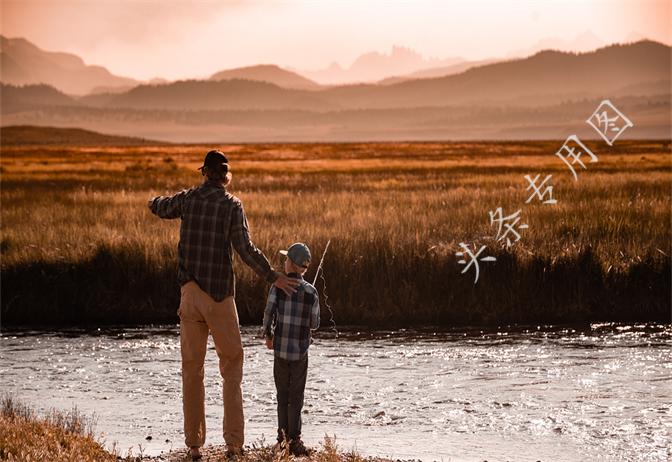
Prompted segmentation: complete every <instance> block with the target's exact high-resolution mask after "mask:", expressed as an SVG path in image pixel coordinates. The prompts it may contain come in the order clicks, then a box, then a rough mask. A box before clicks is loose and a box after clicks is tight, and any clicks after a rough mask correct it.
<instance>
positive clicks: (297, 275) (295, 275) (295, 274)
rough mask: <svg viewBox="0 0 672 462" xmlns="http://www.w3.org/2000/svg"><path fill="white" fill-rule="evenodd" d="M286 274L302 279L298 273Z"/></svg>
mask: <svg viewBox="0 0 672 462" xmlns="http://www.w3.org/2000/svg"><path fill="white" fill-rule="evenodd" d="M287 276H289V277H290V278H295V279H301V280H302V281H303V276H301V275H300V274H299V273H289V274H288V275H287Z"/></svg>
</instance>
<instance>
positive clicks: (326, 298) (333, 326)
mask: <svg viewBox="0 0 672 462" xmlns="http://www.w3.org/2000/svg"><path fill="white" fill-rule="evenodd" d="M329 244H331V239H329V240H328V241H327V245H326V246H324V252H322V258H321V259H320V264H319V265H318V266H317V271H316V272H315V279H313V287H315V283H317V277H318V276H321V277H322V284H323V287H324V290H323V291H322V295H323V296H324V306H326V307H327V310H329V322H330V323H331V330H332V331H333V332H334V333H335V334H336V338H338V336H339V335H340V334H339V332H338V329H337V328H336V320H334V311H333V310H332V309H331V306H330V305H329V296H328V295H327V281H326V279H324V271H322V264H323V263H324V256H325V255H326V254H327V250H329ZM320 271H322V273H321V274H320Z"/></svg>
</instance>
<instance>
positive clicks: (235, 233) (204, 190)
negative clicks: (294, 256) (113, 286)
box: [150, 181, 276, 301]
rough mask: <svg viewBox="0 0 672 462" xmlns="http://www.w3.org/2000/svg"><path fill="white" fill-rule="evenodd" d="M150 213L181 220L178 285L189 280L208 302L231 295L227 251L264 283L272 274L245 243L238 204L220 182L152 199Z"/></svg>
mask: <svg viewBox="0 0 672 462" xmlns="http://www.w3.org/2000/svg"><path fill="white" fill-rule="evenodd" d="M150 209H151V210H152V212H153V213H155V214H156V215H158V216H160V217H161V218H181V219H182V223H181V226H180V243H179V245H178V260H179V269H178V281H179V283H180V285H184V284H186V283H187V282H189V281H195V282H196V283H197V284H198V285H199V286H200V287H201V288H202V289H203V290H204V291H205V292H207V293H208V294H209V295H210V296H211V297H212V298H213V299H214V300H218V301H219V300H223V299H224V298H225V297H228V296H232V295H233V294H234V292H235V278H234V274H233V252H232V245H233V248H235V249H236V251H237V252H238V254H239V255H240V257H241V258H242V260H243V261H244V262H245V263H246V264H248V265H249V266H250V267H251V268H252V269H253V270H254V271H255V272H256V273H257V274H259V275H260V276H262V277H263V278H264V279H266V280H267V281H268V282H273V281H274V280H275V277H276V276H275V273H274V272H273V269H272V268H271V266H270V265H269V263H268V260H266V258H265V257H264V255H263V253H261V251H259V250H258V249H257V248H256V247H255V246H254V245H253V244H252V243H251V242H250V237H249V229H248V225H247V219H246V218H245V213H244V211H243V205H242V203H241V202H240V200H239V199H238V198H236V197H235V196H233V195H232V194H230V193H228V192H227V191H226V190H225V189H224V187H223V186H222V185H221V183H218V182H216V181H205V182H204V183H203V184H201V185H200V186H197V187H195V188H191V189H188V190H184V191H181V192H179V193H177V194H176V195H174V196H172V197H157V198H155V199H154V200H153V201H152V202H151V203H150Z"/></svg>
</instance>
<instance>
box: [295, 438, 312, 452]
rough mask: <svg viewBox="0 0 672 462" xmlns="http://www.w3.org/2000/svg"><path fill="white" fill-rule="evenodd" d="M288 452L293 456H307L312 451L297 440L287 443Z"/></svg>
mask: <svg viewBox="0 0 672 462" xmlns="http://www.w3.org/2000/svg"><path fill="white" fill-rule="evenodd" d="M289 452H290V453H291V454H292V455H293V456H309V455H310V454H311V453H312V452H313V451H312V449H308V448H307V447H306V446H305V445H304V444H303V441H301V439H300V438H299V439H296V440H292V442H291V443H289Z"/></svg>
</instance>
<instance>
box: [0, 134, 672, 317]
mask: <svg viewBox="0 0 672 462" xmlns="http://www.w3.org/2000/svg"><path fill="white" fill-rule="evenodd" d="M589 146H590V147H591V149H593V151H594V152H595V153H596V154H597V155H598V157H599V159H600V161H599V163H597V164H588V170H585V171H581V172H580V173H579V181H578V182H575V181H573V179H572V177H571V174H570V172H569V170H568V169H567V168H566V167H565V166H564V164H563V163H562V162H561V161H560V159H558V158H557V157H556V156H554V152H555V151H556V150H557V149H558V147H559V143H558V142H519V143H516V142H506V143H412V144H403V143H396V144H395V143H391V144H376V143H370V144H318V145H313V144H295V145H240V146H228V147H224V148H223V150H225V151H227V153H228V155H229V157H230V162H231V164H232V166H233V174H234V183H233V185H232V189H233V192H234V194H236V195H238V196H239V197H240V198H241V199H242V200H243V203H244V204H245V207H246V212H247V214H248V218H249V221H250V223H251V229H252V237H253V240H254V242H255V243H256V244H257V245H258V246H259V247H260V248H261V249H263V250H264V251H265V253H266V254H267V255H268V256H269V257H271V259H272V260H273V258H275V256H274V255H275V252H276V250H277V249H280V248H282V247H284V246H286V245H287V244H288V243H291V242H292V241H296V240H301V241H305V242H307V243H308V244H309V245H310V246H311V247H312V248H313V249H314V250H316V251H317V252H321V249H322V248H323V247H324V244H325V243H326V241H327V240H328V239H332V250H331V251H330V254H329V255H328V256H327V260H326V263H325V269H326V276H327V280H328V281H329V285H330V289H331V290H332V291H333V292H334V294H333V295H334V298H333V300H334V301H335V304H336V308H337V310H339V311H338V312H337V315H340V316H341V318H340V322H348V323H376V322H387V321H390V320H392V321H395V322H408V321H409V320H410V321H411V322H412V321H414V320H415V321H416V322H418V321H419V322H423V323H427V322H467V323H469V322H493V321H497V320H498V319H499V320H500V321H503V322H506V321H514V322H515V321H516V316H517V314H516V313H513V312H508V313H505V315H503V316H499V314H501V313H499V314H498V313H495V312H491V311H492V310H491V308H492V307H493V306H496V305H497V304H496V303H495V299H497V298H499V299H501V298H502V296H506V298H508V299H510V300H511V303H513V300H514V299H516V298H517V299H519V300H524V299H525V298H526V297H530V294H529V293H521V292H520V291H523V290H527V286H526V284H528V285H529V286H530V287H535V285H536V284H537V283H538V281H537V280H536V279H535V276H534V275H528V274H527V273H528V272H531V271H540V272H541V273H542V274H543V273H547V274H549V272H550V273H552V272H553V270H554V269H557V268H560V270H561V271H560V274H558V275H557V277H558V278H566V277H567V274H569V273H570V272H571V271H572V270H575V271H576V272H582V271H583V272H584V273H585V271H593V270H595V271H597V272H598V273H599V275H600V278H601V281H602V283H601V284H602V285H604V288H601V289H599V290H596V291H595V294H593V295H594V296H595V297H594V298H596V299H597V298H599V297H601V296H603V295H604V291H607V292H613V291H612V290H611V288H610V287H609V284H611V283H613V284H617V283H618V284H623V283H624V280H623V278H626V279H627V278H630V279H629V280H630V283H629V285H628V286H629V287H630V288H631V289H632V288H633V287H634V288H635V289H636V286H637V285H642V287H640V289H637V290H644V289H645V288H646V287H644V286H643V285H647V286H651V284H652V283H651V281H650V280H649V279H650V278H658V279H660V280H661V281H663V282H662V283H659V282H656V281H657V280H656V281H654V283H653V287H654V291H655V292H656V293H655V294H654V299H656V300H658V301H657V302H656V303H658V304H659V305H660V303H663V304H664V303H665V299H666V298H667V299H668V302H666V303H667V305H668V306H669V297H668V295H669V293H668V294H662V293H660V291H661V290H665V287H666V286H665V285H664V279H665V277H666V274H667V273H666V271H669V265H670V257H669V256H670V255H672V239H671V237H670V234H671V233H670V223H671V220H672V213H671V208H670V205H671V203H672V190H671V185H672V156H671V155H670V144H669V142H659V141H647V142H643V141H642V142H636V141H633V142H621V143H617V146H615V147H614V148H609V147H608V146H606V144H604V143H589ZM209 148H210V147H209V146H184V145H180V146H148V147H120V148H82V147H68V146H48V147H47V146H45V147H35V146H31V147H7V148H3V152H2V159H1V162H0V163H1V164H2V172H3V173H2V195H1V199H2V212H1V218H2V241H1V245H0V250H2V271H3V278H5V279H6V278H7V277H9V278H10V279H11V281H18V280H19V279H18V278H19V276H21V277H22V278H27V277H33V282H34V281H35V278H36V279H37V280H38V281H43V282H41V284H44V285H49V284H51V285H53V284H60V288H61V289H62V290H61V291H60V292H59V294H56V295H54V292H53V291H52V292H49V291H48V290H47V292H49V293H50V296H56V297H57V298H60V299H62V301H61V302H59V303H58V304H64V303H69V307H66V308H60V309H59V310H60V312H63V311H64V310H65V312H66V315H64V317H65V318H68V319H73V317H74V319H82V318H81V316H84V318H85V319H89V320H90V319H91V318H90V317H86V316H85V315H83V314H82V313H87V312H89V311H91V305H95V309H97V310H99V309H100V308H101V304H104V299H105V298H106V297H107V298H109V297H114V294H115V293H119V291H122V292H123V291H126V292H128V291H129V290H130V292H131V293H132V294H133V296H134V297H135V304H136V305H138V306H136V307H135V308H141V309H139V310H135V312H136V314H135V317H132V318H130V319H126V318H124V317H123V316H121V315H120V316H119V317H118V318H117V319H116V321H120V322H121V321H131V322H133V321H147V320H149V321H152V320H166V319H172V318H168V317H167V316H172V315H173V313H174V310H175V304H176V295H175V294H176V289H175V288H174V280H173V276H174V269H175V258H176V252H175V247H176V242H177V239H178V226H179V223H178V221H160V220H158V219H156V218H155V217H154V216H152V215H151V214H150V213H149V212H148V210H147V208H146V201H147V199H148V198H149V197H151V196H153V195H155V194H169V193H173V192H175V191H177V190H179V189H182V188H184V187H188V186H190V185H193V184H195V183H197V182H198V181H199V180H200V179H199V176H198V173H197V171H196V167H197V166H198V165H199V164H200V162H201V160H202V156H203V154H204V153H205V152H206V151H207V150H208V149H209ZM537 173H539V174H542V177H543V176H544V175H546V174H552V175H553V180H552V181H553V184H554V196H555V198H556V199H557V200H558V202H559V203H558V205H556V206H546V205H541V204H529V205H525V204H524V202H525V200H526V199H527V197H528V196H529V193H528V192H527V191H526V190H525V188H526V186H527V182H526V180H525V179H524V175H526V174H532V175H536V174H537ZM499 206H501V207H503V209H504V211H505V212H507V213H513V212H515V211H516V210H518V209H522V216H523V220H524V222H526V223H528V224H529V229H527V230H525V231H524V232H523V233H522V240H521V241H519V242H518V243H517V244H516V246H515V247H514V248H513V249H512V250H511V251H506V250H503V249H501V246H500V245H499V244H498V243H496V242H495V241H494V239H493V238H492V236H493V234H494V231H495V230H494V228H492V227H491V226H490V224H489V219H488V212H489V211H490V210H494V209H495V208H496V207H499ZM462 241H464V242H468V243H474V244H475V243H482V244H486V245H488V250H489V251H491V252H492V253H494V254H496V255H498V256H500V257H501V258H500V261H501V264H500V263H499V262H498V264H497V265H496V268H495V266H492V267H487V266H485V265H484V266H483V267H482V275H481V281H479V286H478V289H477V290H478V293H477V292H476V291H475V290H474V288H473V276H472V275H471V274H469V275H461V274H460V271H461V269H462V268H461V267H460V266H459V265H458V264H457V263H456V259H455V257H454V252H455V251H456V250H457V249H458V244H459V242H462ZM507 258H510V259H513V263H511V264H510V265H508V264H507V262H508V261H509V260H507ZM580 261H583V262H584V266H585V267H581V266H580V265H579V262H580ZM275 263H276V264H278V263H279V262H278V261H277V260H275ZM507 265H508V266H507ZM511 265H512V266H511ZM558 265H559V266H558ZM572 265H574V266H573V267H572ZM640 267H643V268H644V269H645V270H651V273H650V274H648V273H647V274H645V275H644V276H641V274H640V273H637V274H640V276H641V277H640V279H637V278H634V276H632V274H631V273H632V272H633V269H634V270H635V272H637V271H639V270H638V269H637V268H640ZM526 268H527V269H526ZM237 270H238V275H239V279H238V293H239V297H238V298H239V305H242V308H243V313H242V316H241V317H242V319H243V320H247V321H248V322H249V321H256V320H257V318H258V317H259V314H260V309H261V308H260V305H262V304H263V294H264V292H265V290H264V289H263V287H262V284H261V283H260V282H259V281H258V280H257V279H256V278H255V277H254V275H253V274H252V273H251V272H250V271H249V270H248V269H247V268H244V267H243V266H242V265H240V264H239V265H238V268H237ZM512 270H516V271H512ZM518 270H520V271H518ZM521 271H522V273H521ZM111 272H114V273H115V274H111ZM120 272H121V273H122V274H117V273H120ZM43 273H44V274H47V277H46V279H45V277H42V276H40V274H43ZM512 273H515V274H512ZM12 275H16V278H13V276H12ZM31 275H33V276H31ZM311 275H312V271H311V272H309V274H308V276H309V277H311ZM580 276H585V274H583V275H581V274H579V275H578V276H576V275H575V276H573V277H574V278H577V277H580ZM570 277H571V276H570ZM638 277H639V276H638ZM82 278H83V279H84V280H82ZM613 278H616V279H614V280H613V281H612V280H611V279H613ZM619 278H620V279H619ZM633 278H634V279H633ZM507 279H510V280H508V281H507ZM668 279H669V278H668ZM521 281H523V282H524V283H521ZM525 281H526V282H525ZM78 283H79V284H80V285H82V284H87V285H88V288H87V289H84V288H82V287H79V288H78V287H77V285H78ZM446 284H448V286H449V288H450V289H451V291H452V292H456V291H463V292H464V291H467V292H468V295H465V298H464V299H455V298H454V296H452V297H453V298H452V301H446V291H445V289H446V287H441V286H445V285H446ZM502 284H504V285H506V286H508V289H507V288H502V287H499V286H501V285H502ZM577 284H578V282H577ZM661 284H663V285H661ZM14 285H15V286H16V285H21V284H20V282H17V283H16V284H14ZM437 285H438V287H437ZM668 285H669V284H668ZM6 286H7V284H3V301H2V304H3V318H5V319H9V320H11V319H13V317H12V313H16V312H17V311H22V312H23V311H25V310H26V308H25V307H26V306H29V305H39V304H44V303H45V302H44V300H42V299H40V298H39V297H36V295H35V294H34V293H27V291H28V290H29V289H28V287H23V288H21V287H14V288H12V289H13V290H9V291H6ZM142 287H144V292H143V290H142ZM30 290H32V291H34V289H30ZM92 290H94V291H95V292H96V293H97V294H98V295H96V294H93V293H91V291H92ZM557 290H558V291H560V292H561V291H563V290H565V288H562V287H558V288H557ZM582 290H583V289H581V291H582ZM73 291H74V292H75V293H74V294H73V293H72V292H73ZM427 291H430V292H432V293H433V295H432V296H428V295H427V294H425V292H427ZM64 294H70V295H67V296H66V295H64ZM166 294H169V295H166ZM547 295H548V294H547ZM561 295H562V294H559V295H558V296H559V297H560V298H562V299H563V300H561V301H557V303H556V302H553V301H551V302H549V303H548V304H547V306H546V307H541V308H537V309H542V308H543V309H548V310H549V312H550V311H551V310H554V312H557V309H556V308H557V307H558V306H557V304H558V303H560V304H565V305H566V304H567V303H569V302H570V301H571V300H570V299H571V297H574V298H576V296H578V295H579V293H578V292H576V291H575V292H574V293H573V294H567V295H566V296H561ZM611 295H612V297H611V298H614V297H615V295H614V293H612V294H611ZM618 296H619V297H620V294H619V295H618ZM64 297H65V298H64ZM67 297H70V300H68V299H67ZM563 297H564V298H563ZM615 298H618V297H615ZM132 300H133V298H132V297H131V298H130V299H129V300H124V303H132ZM610 300H611V299H610V298H609V297H608V300H607V302H608V303H611V301H610ZM530 302H531V303H536V304H537V305H539V304H542V305H544V304H545V300H544V299H538V300H534V301H532V300H530ZM575 302H576V303H577V304H578V305H581V306H578V305H577V307H575V308H576V309H577V310H579V311H583V312H584V313H587V314H590V313H589V311H590V310H588V311H586V306H585V304H586V303H587V302H586V301H585V300H583V301H582V300H575ZM616 302H617V301H614V303H616ZM649 302H650V298H649V299H647V300H646V301H645V302H644V303H649ZM46 303H47V305H50V306H51V308H52V309H53V307H54V306H55V305H54V303H53V302H46ZM447 303H452V304H456V303H461V304H462V306H463V307H464V305H465V304H467V305H469V306H471V307H474V309H476V311H473V310H472V312H471V314H470V315H469V316H465V317H462V318H460V317H459V316H457V317H456V316H453V315H452V314H450V313H451V312H450V309H449V308H446V304H447ZM409 304H410V305H409ZM428 304H429V305H431V307H427V305H428ZM73 305H75V307H74V308H73ZM78 307H79V308H78ZM418 307H419V308H422V310H424V311H423V312H422V313H419V312H418V310H417V309H416V308H418ZM665 308H666V307H665V306H659V307H658V308H656V310H655V311H656V312H667V313H669V309H667V311H664V309H665ZM543 309H542V311H540V312H539V313H538V314H539V316H536V315H535V316H532V317H531V318H530V319H527V320H528V321H534V322H536V321H535V320H536V319H537V318H543V316H542V314H543ZM591 309H592V308H591ZM624 309H625V308H622V307H621V308H619V310H620V311H621V313H620V315H619V316H621V317H623V313H624V311H623V310H624ZM632 309H633V310H635V309H639V308H635V307H633V308H632ZM45 310H46V308H45ZM68 310H69V311H68ZM72 310H75V311H76V312H73V311H72ZM103 310H104V311H108V310H106V309H105V308H104V307H103ZM446 310H448V311H446ZM455 310H458V308H457V307H456V308H455ZM572 310H574V308H572V309H570V311H572ZM661 310H663V311H661ZM115 311H116V312H117V313H118V312H119V311H118V310H116V309H115ZM157 311H160V312H162V313H163V315H162V316H152V314H151V313H152V312H155V313H156V312H157ZM509 311H510V310H509ZM523 311H524V310H523ZM613 311H614V310H613V309H611V308H609V309H607V310H606V312H601V313H600V314H599V316H598V317H600V316H603V317H605V316H606V317H607V318H608V317H609V313H610V312H613ZM617 311H618V310H617ZM645 311H646V310H645ZM413 312H416V315H413V314H412V313H413ZM168 313H169V314H168ZM246 313H247V314H246ZM446 313H448V314H449V315H447V316H444V315H445V314H446ZM487 313H491V314H490V315H487ZM6 314H8V316H5V315H6ZM453 314H454V313H453ZM77 316H80V317H79V318H77ZM418 316H419V318H418ZM337 317H338V316H337ZM579 317H581V316H579ZM588 317H590V316H588ZM549 320H557V319H555V318H554V317H553V316H549ZM568 320H569V319H568ZM51 321H54V319H52V320H51ZM56 321H57V319H56ZM109 321H110V322H114V321H115V319H110V320H109ZM520 321H525V319H520Z"/></svg>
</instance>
